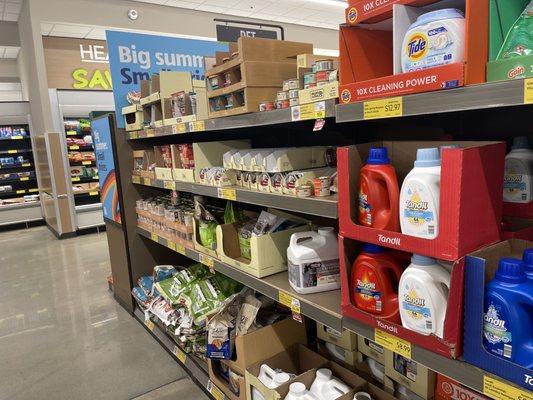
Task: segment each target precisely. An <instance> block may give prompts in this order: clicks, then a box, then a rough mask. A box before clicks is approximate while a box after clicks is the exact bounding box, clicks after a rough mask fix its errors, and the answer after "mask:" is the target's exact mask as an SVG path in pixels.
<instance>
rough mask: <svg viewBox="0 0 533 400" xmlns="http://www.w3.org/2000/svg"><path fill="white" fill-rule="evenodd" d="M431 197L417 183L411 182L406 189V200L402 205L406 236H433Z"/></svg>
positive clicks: (433, 222) (422, 186) (425, 189)
mask: <svg viewBox="0 0 533 400" xmlns="http://www.w3.org/2000/svg"><path fill="white" fill-rule="evenodd" d="M434 207H435V206H434V204H433V202H432V199H431V195H430V193H429V192H428V190H427V188H426V187H425V186H424V185H422V184H420V183H419V182H414V181H413V182H411V184H410V185H409V187H408V189H407V198H406V199H404V203H403V204H402V208H403V218H404V220H405V221H406V225H407V229H406V232H404V233H407V234H416V235H417V236H433V235H435V227H436V213H435V209H434Z"/></svg>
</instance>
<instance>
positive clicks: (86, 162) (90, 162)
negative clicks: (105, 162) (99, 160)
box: [68, 160, 96, 167]
mask: <svg viewBox="0 0 533 400" xmlns="http://www.w3.org/2000/svg"><path fill="white" fill-rule="evenodd" d="M68 165H70V166H71V167H78V166H84V167H94V166H96V161H95V160H84V161H70V160H69V162H68Z"/></svg>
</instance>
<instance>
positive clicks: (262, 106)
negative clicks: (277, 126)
mask: <svg viewBox="0 0 533 400" xmlns="http://www.w3.org/2000/svg"><path fill="white" fill-rule="evenodd" d="M273 109H274V103H273V102H272V101H263V102H261V103H259V111H270V110H273Z"/></svg>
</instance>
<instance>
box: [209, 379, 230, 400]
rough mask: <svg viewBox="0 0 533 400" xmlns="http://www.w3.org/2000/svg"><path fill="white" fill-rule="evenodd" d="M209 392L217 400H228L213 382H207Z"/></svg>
mask: <svg viewBox="0 0 533 400" xmlns="http://www.w3.org/2000/svg"><path fill="white" fill-rule="evenodd" d="M206 388H207V391H208V392H209V394H210V395H211V396H213V398H214V399H215V400H226V396H225V395H224V393H223V392H222V390H220V389H219V388H218V387H217V386H216V385H215V384H214V383H213V382H211V380H209V381H207V386H206Z"/></svg>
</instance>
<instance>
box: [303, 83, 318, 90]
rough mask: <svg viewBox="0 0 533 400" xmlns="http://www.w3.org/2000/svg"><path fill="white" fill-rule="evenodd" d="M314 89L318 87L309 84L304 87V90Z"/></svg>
mask: <svg viewBox="0 0 533 400" xmlns="http://www.w3.org/2000/svg"><path fill="white" fill-rule="evenodd" d="M314 87H316V83H309V84H308V85H305V86H304V89H311V88H314Z"/></svg>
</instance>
